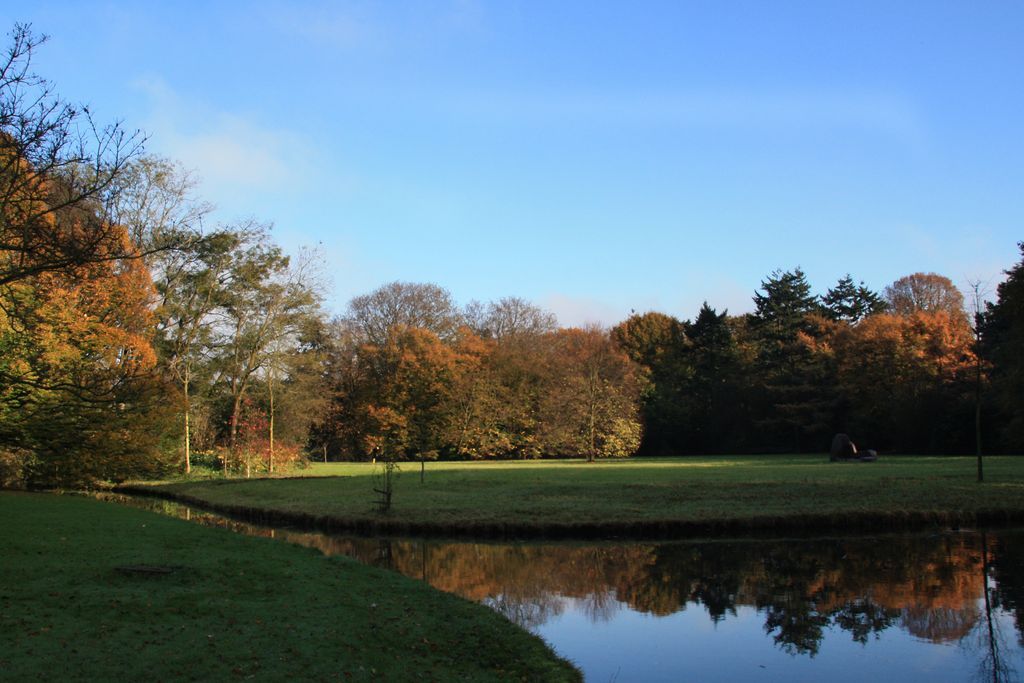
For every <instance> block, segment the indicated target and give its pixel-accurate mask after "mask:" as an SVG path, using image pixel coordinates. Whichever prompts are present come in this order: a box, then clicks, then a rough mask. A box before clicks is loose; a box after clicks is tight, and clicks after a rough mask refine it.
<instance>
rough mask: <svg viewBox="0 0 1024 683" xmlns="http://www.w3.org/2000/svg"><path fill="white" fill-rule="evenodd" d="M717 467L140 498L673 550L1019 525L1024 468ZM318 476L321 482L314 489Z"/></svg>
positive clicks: (236, 488) (363, 526) (357, 469)
mask: <svg viewBox="0 0 1024 683" xmlns="http://www.w3.org/2000/svg"><path fill="white" fill-rule="evenodd" d="M974 468H975V460H974V459H973V458H965V457H922V456H898V457H890V458H883V459H882V460H880V461H879V462H876V463H829V462H827V461H826V459H825V458H823V457H821V456H744V457H739V456H722V457H709V458H667V459H650V460H640V459H636V460H619V461H605V462H598V463H592V464H588V463H585V462H580V461H530V462H488V463H430V464H428V465H427V473H426V480H425V481H424V482H423V483H421V482H420V479H419V465H418V464H416V463H409V464H406V465H403V469H404V471H403V473H402V475H401V478H400V479H399V481H398V484H397V487H396V491H395V497H394V506H393V509H392V511H391V512H390V513H388V514H387V515H381V514H379V513H376V512H375V511H374V499H375V494H374V493H373V490H372V489H373V485H372V478H373V472H374V466H373V465H370V464H367V463H329V464H318V465H314V466H313V467H312V468H310V469H309V470H306V473H307V474H309V475H313V476H310V477H309V478H304V479H303V478H300V479H286V480H271V479H264V480H249V481H238V480H219V481H218V480H213V481H202V482H182V483H174V484H165V485H161V486H158V487H152V488H150V489H149V490H150V491H151V492H152V491H155V492H159V493H160V494H161V495H165V496H172V497H175V498H177V499H179V500H183V501H185V502H192V503H201V504H204V505H207V506H212V507H214V508H216V509H219V510H221V511H223V512H229V513H232V514H236V515H241V516H245V517H249V518H250V519H252V520H253V521H264V522H285V523H296V524H303V525H307V526H316V527H321V528H326V529H334V530H355V531H364V532H392V533H436V534H469V535H490V536H502V535H511V536H550V537H572V536H578V537H590V536H607V535H630V534H635V535H651V536H659V535H665V536H672V535H687V534H702V533H735V532H743V531H752V530H763V529H777V530H780V531H792V530H801V529H807V530H814V531H828V530H844V529H854V530H856V529H871V530H876V529H903V528H914V527H918V528H919V527H923V526H928V525H932V524H940V525H949V524H974V523H985V524H994V523H1001V522H1013V523H1020V522H1024V457H989V458H986V460H985V468H986V481H985V483H984V484H978V483H976V481H975V469H974ZM316 475H324V476H325V477H329V478H318V477H317V476H316Z"/></svg>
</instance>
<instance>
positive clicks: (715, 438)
mask: <svg viewBox="0 0 1024 683" xmlns="http://www.w3.org/2000/svg"><path fill="white" fill-rule="evenodd" d="M685 330H686V337H687V339H688V340H689V345H688V347H687V360H688V365H689V368H690V376H689V380H688V382H687V384H686V391H685V396H686V405H687V408H688V410H687V413H688V420H687V422H688V425H689V435H688V440H689V443H690V449H691V450H693V451H696V452H701V453H716V452H722V451H726V450H728V449H730V448H736V447H738V446H739V445H740V443H739V441H740V439H742V437H743V435H744V433H745V428H744V427H745V425H744V422H745V418H746V410H745V407H746V401H745V400H744V397H743V396H742V391H741V389H740V385H739V382H738V380H739V376H738V371H739V368H740V363H739V350H738V348H737V345H736V340H735V338H734V336H733V332H732V328H731V327H730V326H729V322H728V311H723V312H722V313H718V312H716V311H715V310H714V309H713V308H711V307H710V306H709V305H708V303H707V302H706V301H705V302H704V305H703V306H701V309H700V312H699V313H698V314H697V317H696V318H695V319H694V321H693V322H692V323H690V322H688V323H686V324H685Z"/></svg>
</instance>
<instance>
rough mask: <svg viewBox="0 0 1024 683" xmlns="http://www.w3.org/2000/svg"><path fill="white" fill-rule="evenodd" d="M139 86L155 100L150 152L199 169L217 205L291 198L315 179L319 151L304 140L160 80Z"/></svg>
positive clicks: (147, 126)
mask: <svg viewBox="0 0 1024 683" xmlns="http://www.w3.org/2000/svg"><path fill="white" fill-rule="evenodd" d="M138 86H139V87H140V88H141V89H142V90H143V91H144V92H145V93H146V95H147V96H148V97H149V99H150V103H151V104H150V115H149V117H148V120H147V121H146V122H145V124H144V127H145V129H146V130H147V131H149V133H150V134H151V145H150V146H151V148H154V149H156V150H157V151H159V152H160V153H162V154H166V155H167V156H169V157H172V158H174V159H177V160H179V161H180V162H181V163H182V164H184V166H185V167H186V168H190V169H194V170H195V172H196V174H197V176H198V177H199V179H200V182H201V184H202V190H203V193H204V194H205V195H206V196H208V197H209V198H210V199H211V200H212V201H213V202H215V203H216V204H218V205H221V206H224V205H231V204H233V203H236V202H239V201H244V200H246V199H248V200H252V199H253V198H254V197H255V196H258V195H259V193H266V192H271V191H273V192H278V193H288V192H294V191H297V190H300V189H302V188H303V187H304V186H305V184H306V183H308V182H310V181H311V180H312V179H313V178H315V177H316V171H315V168H314V162H313V161H312V160H314V159H315V158H316V154H315V147H314V146H313V145H312V144H311V143H310V142H309V141H308V140H306V139H305V138H304V137H303V136H301V135H299V134H297V133H294V132H292V131H290V130H286V129H281V128H274V127H271V126H266V125H263V124H261V123H260V122H259V121H257V120H255V119H253V118H249V117H246V116H244V115H241V114H238V113H234V112H225V111H216V110H213V109H211V108H210V107H208V106H207V105H205V104H204V103H197V102H190V101H186V99H185V98H183V97H182V96H181V95H179V94H178V93H177V92H175V91H174V90H173V89H172V88H171V87H170V86H168V85H167V84H166V83H164V82H163V81H161V80H159V79H151V80H147V81H144V82H140V83H139V84H138Z"/></svg>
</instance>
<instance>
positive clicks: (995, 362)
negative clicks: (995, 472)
mask: <svg viewBox="0 0 1024 683" xmlns="http://www.w3.org/2000/svg"><path fill="white" fill-rule="evenodd" d="M1018 246H1019V248H1020V250H1021V261H1020V262H1019V263H1018V264H1017V265H1015V266H1014V267H1013V268H1011V269H1010V270H1008V271H1006V281H1005V282H1003V283H1001V284H1000V285H999V287H998V288H997V290H996V293H997V298H996V302H995V303H994V304H993V303H990V304H988V307H987V310H986V311H985V314H984V316H982V318H983V319H982V322H981V332H982V334H981V339H982V352H983V353H984V355H985V356H986V358H987V360H988V361H989V363H990V364H991V372H992V388H993V390H994V394H995V400H996V404H997V407H998V410H999V412H1000V414H1001V421H1002V423H1003V428H1002V433H1001V435H1000V436H1001V440H1002V443H1001V446H1002V449H1003V450H1009V451H1014V452H1020V451H1022V450H1024V404H1022V403H1021V397H1022V396H1024V242H1021V243H1020V244H1019V245H1018Z"/></svg>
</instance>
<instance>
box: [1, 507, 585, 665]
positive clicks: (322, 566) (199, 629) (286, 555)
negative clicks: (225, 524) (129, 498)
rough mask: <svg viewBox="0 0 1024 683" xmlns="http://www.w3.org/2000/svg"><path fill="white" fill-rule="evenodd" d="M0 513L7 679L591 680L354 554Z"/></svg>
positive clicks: (121, 523)
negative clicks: (338, 554) (357, 559)
mask: <svg viewBox="0 0 1024 683" xmlns="http://www.w3.org/2000/svg"><path fill="white" fill-rule="evenodd" d="M0 520H3V523H2V524H0V577H2V581H0V680H5V681H49V680H61V681H71V680H76V681H186V680H201V681H231V680H249V679H253V680H272V681H287V680H295V681H350V680H352V681H367V680H391V681H406V680H424V681H445V682H447V681H460V680H472V681H478V680H479V681H484V680H494V681H499V680H512V681H522V680H529V681H534V680H550V681H574V680H579V675H578V673H577V672H576V671H575V670H574V669H572V667H571V666H570V665H569V664H567V663H565V662H563V661H561V660H559V659H557V658H556V657H555V656H554V655H553V654H552V653H551V651H550V650H549V649H548V648H547V647H546V646H545V645H544V644H543V643H542V642H541V641H540V640H539V639H538V638H535V637H533V636H531V635H530V634H528V633H526V632H525V631H522V630H520V629H519V628H517V627H515V626H513V625H512V624H511V623H510V622H508V621H506V620H505V619H504V618H503V617H501V616H499V615H498V614H497V613H495V612H493V611H491V610H490V609H488V608H486V607H483V606H481V605H475V604H472V603H470V602H468V601H465V600H462V599H461V598H457V597H455V596H452V595H448V594H445V593H441V592H439V591H436V590H434V589H432V588H430V587H428V586H426V585H425V584H422V583H420V582H417V581H413V580H411V579H407V578H405V577H402V576H400V575H399V574H396V573H392V572H386V571H382V570H378V569H374V568H372V567H368V566H364V565H360V564H358V563H356V562H355V561H353V560H348V559H346V558H338V557H331V558H328V557H324V556H323V555H320V554H319V553H317V552H316V551H313V550H309V549H306V548H301V547H298V546H293V545H290V544H286V543H281V542H279V541H273V540H269V539H261V538H252V537H246V536H240V535H237V534H234V533H231V532H229V531H225V530H222V529H212V528H207V527H202V526H197V525H193V524H189V523H188V522H183V521H180V520H176V519H171V518H169V517H164V516H161V515H157V514H155V513H150V512H145V511H141V510H136V509H131V508H128V507H124V506H120V505H117V504H114V503H104V502H99V501H96V500H91V499H87V498H84V497H78V496H55V495H49V494H24V493H10V492H0ZM139 565H146V566H149V567H154V566H155V567H160V568H164V569H168V570H171V571H170V573H166V574H159V573H157V574H152V573H146V572H141V573H140V572H139V571H138V569H139V567H138V566H139ZM132 566H134V567H135V569H136V571H129V570H127V569H126V568H127V567H132ZM119 568H120V569H119Z"/></svg>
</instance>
